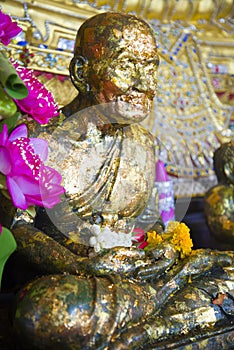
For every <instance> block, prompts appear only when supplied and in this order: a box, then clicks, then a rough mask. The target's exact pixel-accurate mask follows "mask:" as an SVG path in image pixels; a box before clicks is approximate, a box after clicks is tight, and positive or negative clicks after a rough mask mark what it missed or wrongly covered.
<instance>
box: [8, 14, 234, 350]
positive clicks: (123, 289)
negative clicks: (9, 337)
mask: <svg viewBox="0 0 234 350" xmlns="http://www.w3.org/2000/svg"><path fill="white" fill-rule="evenodd" d="M157 66H158V57H157V48H156V42H155V38H154V33H153V31H152V29H151V28H150V26H148V24H146V23H145V22H144V21H142V20H141V19H139V18H137V17H135V16H132V15H126V14H121V13H102V14H98V15H96V16H94V17H92V18H90V19H89V20H87V21H86V22H85V23H84V24H83V25H82V26H81V28H80V29H79V31H78V34H77V40H76V47H75V54H74V58H73V59H72V61H71V66H70V69H71V78H72V80H73V83H74V84H75V86H76V87H77V88H78V90H79V95H78V96H77V98H76V99H75V100H74V101H73V102H72V103H71V104H70V105H69V106H67V107H66V108H64V110H63V111H64V114H65V115H66V116H67V119H65V120H64V121H63V122H62V124H59V123H58V124H56V128H54V125H52V127H51V129H50V126H49V127H48V128H47V127H46V128H44V130H43V131H42V133H41V134H42V135H43V137H45V136H46V135H48V134H49V131H48V130H54V131H53V134H54V133H55V134H54V135H57V136H58V137H59V139H57V144H60V142H61V145H60V146H61V149H58V147H56V141H54V140H56V137H52V139H51V140H50V145H51V152H52V158H54V162H55V163H57V164H59V170H60V171H61V170H62V174H63V177H64V183H65V188H66V186H67V194H66V196H67V198H66V199H65V201H64V202H62V204H61V206H60V205H59V206H58V207H57V209H56V210H55V212H53V213H48V215H45V216H43V215H42V214H43V213H39V214H40V215H39V216H38V217H37V219H36V222H35V224H36V226H37V227H39V226H40V228H41V231H40V230H39V229H37V228H35V227H34V226H32V225H29V224H24V223H23V224H22V223H21V224H19V225H16V226H15V228H14V230H13V233H14V236H15V238H16V241H17V245H18V250H17V254H18V255H19V256H20V257H23V259H24V261H25V260H26V261H28V263H31V264H32V265H33V266H34V267H37V275H38V274H39V275H41V277H40V278H39V279H35V280H34V281H32V282H30V283H29V284H27V285H26V286H24V288H23V289H22V290H21V291H20V292H19V294H18V300H17V308H16V314H15V321H14V327H15V330H16V335H17V337H18V339H19V341H20V344H22V347H23V348H30V349H31V348H33V349H56V350H58V349H82V350H83V349H92V350H93V349H115V350H120V349H134V350H136V349H142V348H150V349H151V348H154V347H157V346H158V345H159V346H162V347H164V346H166V344H168V342H175V341H178V336H179V337H180V338H181V334H184V338H183V339H182V340H181V339H180V342H181V341H182V343H180V344H182V345H183V344H185V343H186V342H187V343H188V342H190V343H191V338H192V339H193V341H196V342H200V346H201V347H200V348H203V349H204V346H206V349H212V346H213V341H214V335H215V341H216V344H218V345H219V346H220V347H221V348H223V349H225V346H227V344H228V341H229V340H228V336H229V334H230V333H229V331H230V327H231V322H232V321H231V320H232V319H233V311H232V308H231V305H232V304H233V290H234V276H233V272H234V270H233V266H234V254H233V252H216V251H211V250H203V249H200V250H195V251H193V252H192V253H191V255H189V256H188V257H186V258H184V259H181V258H180V256H179V253H178V251H177V250H176V249H175V247H174V246H173V245H172V244H170V243H163V244H160V245H158V246H157V247H156V248H152V249H149V250H139V249H137V248H134V247H129V248H127V247H120V246H116V247H113V248H111V249H103V250H101V251H100V252H99V253H96V254H94V253H93V251H92V247H88V246H87V247H86V249H85V248H84V247H85V238H84V237H85V236H89V234H90V232H89V230H90V229H91V227H92V224H93V223H94V224H95V223H98V224H100V226H104V227H105V226H109V227H110V228H111V229H113V230H114V229H120V230H121V229H124V230H125V231H128V229H129V226H128V225H127V222H128V220H129V219H130V220H131V219H132V220H134V219H135V218H136V216H137V215H138V214H139V213H140V212H141V211H142V210H143V209H144V206H145V203H146V202H147V199H148V198H149V196H150V191H151V189H152V182H153V181H154V171H153V170H152V164H154V156H153V151H152V146H153V141H152V140H151V136H150V135H149V134H148V133H146V131H145V130H144V129H143V128H142V127H141V126H138V125H137V122H139V121H141V120H142V119H143V118H144V117H145V116H146V115H147V114H148V113H149V111H150V106H151V102H152V99H153V96H154V94H155V92H156V71H157ZM77 111H78V112H77ZM69 115H72V117H69ZM54 135H53V136H54ZM63 140H65V141H64V144H63ZM66 140H70V143H66ZM64 145H65V146H67V147H65V146H64ZM113 148H114V151H115V148H116V152H117V153H116V154H114V155H112V154H111V150H112V149H113ZM53 149H54V153H53ZM63 151H64V152H65V153H63ZM56 152H57V153H56ZM76 152H77V156H76V157H75V158H73V156H74V154H76ZM82 152H83V154H82ZM99 152H100V153H101V154H99ZM60 153H61V154H60ZM62 154H63V156H64V160H63V157H62V156H61V155H62ZM85 155H87V161H86V159H85ZM138 157H140V159H138ZM106 160H107V161H106ZM90 161H92V162H94V164H92V165H91V164H89V162H90ZM74 162H75V163H74ZM78 165H79V167H80V168H79V167H78ZM82 166H83V167H84V168H82ZM147 167H148V168H149V169H147ZM69 169H70V170H69ZM71 169H72V170H71ZM82 169H85V171H83V173H84V178H82V171H81V170H82ZM76 172H77V174H76ZM79 176H81V180H80V182H79ZM149 177H150V178H149ZM74 179H75V181H74ZM71 183H73V186H74V187H75V186H77V187H75V188H73V186H71ZM77 188H78V189H79V190H77ZM102 189H103V192H102ZM99 194H100V196H99ZM71 209H72V210H71ZM74 217H78V218H79V221H77V222H75V221H74ZM50 220H51V221H52V222H53V224H54V226H53V225H51V222H49V221H50ZM58 224H59V225H61V227H62V230H61V232H62V234H60V235H59V232H58V226H59V225H58ZM56 225H57V227H55V226H56ZM42 231H44V232H42ZM126 234H127V233H126ZM66 236H68V237H66ZM73 240H74V241H75V242H73ZM83 242H84V245H82V244H80V243H83ZM86 244H87V241H86ZM87 245H88V244H87ZM82 247H83V248H82ZM43 275H44V276H43ZM197 331H198V332H197ZM215 332H217V334H215ZM183 341H184V343H183ZM204 341H205V343H204ZM198 346H199V345H198ZM202 346H203V347H202ZM226 348H227V347H226Z"/></svg>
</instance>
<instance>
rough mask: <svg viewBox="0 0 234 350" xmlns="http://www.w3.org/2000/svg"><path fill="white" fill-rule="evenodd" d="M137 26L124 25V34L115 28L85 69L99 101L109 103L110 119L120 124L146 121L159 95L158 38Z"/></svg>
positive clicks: (92, 89) (85, 73)
mask: <svg viewBox="0 0 234 350" xmlns="http://www.w3.org/2000/svg"><path fill="white" fill-rule="evenodd" d="M136 23H137V22H134V25H132V24H131V25H129V26H125V27H124V28H123V30H122V31H121V32H120V31H119V32H117V31H116V32H115V29H113V34H109V37H108V39H106V40H104V41H102V43H101V44H100V45H99V47H98V50H97V54H96V55H94V56H95V57H94V56H91V57H88V64H87V65H86V66H85V67H84V77H85V79H86V81H87V82H88V83H89V85H90V87H91V91H92V93H93V95H94V97H95V99H96V102H97V103H98V104H103V103H108V108H107V110H108V113H109V114H110V115H111V118H112V119H114V120H115V121H117V122H121V123H126V122H128V123H129V122H131V123H132V122H139V121H141V120H143V119H144V118H145V117H146V116H147V115H148V114H149V112H150V111H151V107H152V101H153V98H154V96H155V94H156V92H157V68H158V63H159V62H158V55H157V48H156V43H155V38H154V36H153V34H152V32H151V30H150V29H148V28H147V27H143V26H142V25H141V23H139V27H138V26H137V24H136ZM110 33H112V32H111V31H110ZM111 35H112V36H113V37H112V36H111ZM118 35H119V36H120V37H121V39H119V38H118ZM117 39H118V40H117ZM109 41H111V42H112V45H111V46H110V45H108V42H109ZM113 42H114V45H113ZM87 55H88V54H87V53H86V57H87Z"/></svg>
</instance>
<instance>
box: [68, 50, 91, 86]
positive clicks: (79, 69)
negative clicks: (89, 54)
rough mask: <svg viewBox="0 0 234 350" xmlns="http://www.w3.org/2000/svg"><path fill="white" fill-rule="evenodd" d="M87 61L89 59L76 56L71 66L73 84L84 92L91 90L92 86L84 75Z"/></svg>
mask: <svg viewBox="0 0 234 350" xmlns="http://www.w3.org/2000/svg"><path fill="white" fill-rule="evenodd" d="M87 63H88V61H87V59H86V58H85V57H83V56H81V55H80V56H74V57H73V59H72V60H71V63H70V66H69V70H70V76H71V80H72V82H73V84H74V85H75V87H76V88H77V89H78V90H79V92H83V93H85V92H88V91H90V86H89V84H88V83H87V81H86V80H85V78H84V75H83V69H84V65H87Z"/></svg>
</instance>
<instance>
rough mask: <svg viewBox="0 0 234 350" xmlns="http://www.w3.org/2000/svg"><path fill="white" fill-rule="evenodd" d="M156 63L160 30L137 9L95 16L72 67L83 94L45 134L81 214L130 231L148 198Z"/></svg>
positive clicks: (73, 204)
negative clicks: (148, 123)
mask: <svg viewBox="0 0 234 350" xmlns="http://www.w3.org/2000/svg"><path fill="white" fill-rule="evenodd" d="M158 64H159V59H158V55H157V48H156V42H155V37H154V33H153V31H152V29H151V28H150V27H149V26H148V25H146V24H145V22H143V21H141V20H139V19H136V18H135V17H131V16H127V15H126V16H122V15H119V14H117V13H115V14H113V13H111V14H105V15H99V16H94V17H92V18H91V19H89V20H87V21H86V22H85V23H84V25H82V26H81V28H80V30H79V31H78V34H77V38H76V44H75V54H74V57H73V59H72V61H71V64H70V72H71V78H72V81H73V84H74V85H75V87H76V88H77V89H78V91H79V94H78V96H77V98H75V100H74V101H73V102H72V103H71V104H70V105H68V106H66V107H65V108H64V109H63V112H64V114H65V115H66V117H67V119H66V120H65V121H64V122H63V124H62V125H57V128H56V129H55V130H54V133H53V135H52V138H50V130H49V132H45V133H43V134H42V135H41V136H42V137H43V138H47V139H49V145H50V159H51V164H53V167H55V168H57V169H58V170H59V171H60V172H61V174H62V177H63V184H64V187H65V189H66V202H67V203H68V204H69V205H70V207H71V210H72V211H73V212H74V213H76V214H77V215H78V216H79V217H82V220H84V219H85V220H87V221H88V220H89V221H91V222H93V221H94V222H95V220H96V219H97V218H99V220H101V221H102V224H103V225H108V226H110V227H112V228H114V229H115V230H122V231H129V230H130V229H131V226H132V225H131V224H130V223H129V221H131V219H134V218H136V217H137V216H138V215H139V214H140V213H141V212H142V211H143V209H144V208H145V206H146V204H147V202H148V200H149V198H150V195H151V192H152V188H153V184H154V179H155V156H154V140H153V137H152V136H151V134H150V133H149V132H148V131H147V130H146V129H144V128H143V127H142V126H140V125H139V124H137V123H138V122H140V121H142V120H143V119H144V118H146V117H147V116H148V114H149V113H150V111H151V107H152V102H153V98H154V96H155V94H156V92H157V67H158ZM68 117H69V118H68Z"/></svg>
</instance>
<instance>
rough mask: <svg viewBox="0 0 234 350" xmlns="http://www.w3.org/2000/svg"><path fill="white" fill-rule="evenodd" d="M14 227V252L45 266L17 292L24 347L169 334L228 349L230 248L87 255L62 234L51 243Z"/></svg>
mask: <svg viewBox="0 0 234 350" xmlns="http://www.w3.org/2000/svg"><path fill="white" fill-rule="evenodd" d="M14 234H15V237H16V239H17V243H18V254H20V256H21V257H24V259H26V261H30V263H33V264H35V265H37V266H38V267H39V270H40V274H48V272H49V273H50V274H51V273H52V275H48V276H44V277H40V278H39V279H36V280H34V281H33V282H31V283H29V284H28V285H27V286H25V287H24V288H23V289H22V290H21V292H20V293H19V294H18V307H17V311H16V316H15V324H14V326H15V329H16V333H17V336H18V337H19V339H20V340H21V343H22V345H23V348H30V347H32V346H33V348H34V349H45V348H49V349H115V350H116V349H134V350H135V349H142V347H143V348H152V349H153V348H154V347H155V348H159V349H160V348H161V347H162V348H163V344H164V345H165V344H168V343H172V344H173V343H174V342H176V346H177V347H178V346H179V345H180V344H181V343H182V344H188V343H190V344H191V345H190V346H191V348H193V347H192V346H193V345H192V343H194V344H196V346H197V349H204V344H205V345H207V349H213V348H212V345H213V344H214V343H213V342H214V339H215V340H217V341H218V343H217V344H220V346H222V348H223V349H232V346H233V340H232V339H231V334H232V333H231V332H232V331H233V323H232V320H233V317H234V314H233V297H234V294H233V291H234V274H233V272H234V271H233V266H234V255H233V252H215V251H210V250H202V249H201V250H196V251H194V252H193V253H192V255H191V256H189V257H188V258H185V259H183V260H178V253H176V252H175V250H174V248H173V247H171V246H170V245H167V244H166V245H163V246H160V247H158V248H157V249H155V250H151V251H148V252H145V251H140V250H136V249H134V248H133V249H126V248H114V249H111V250H109V251H108V250H107V251H103V252H102V253H101V254H100V255H98V256H97V257H95V258H92V259H90V258H88V257H83V258H81V257H80V256H79V255H77V254H76V252H75V247H70V243H69V241H67V242H65V241H64V242H63V246H61V247H60V249H58V245H59V244H58V243H57V242H55V241H54V240H53V239H51V238H48V236H46V235H44V234H43V233H42V232H40V231H38V230H36V229H35V228H29V227H28V226H19V227H17V228H15V230H14ZM43 237H44V238H43ZM45 237H47V238H45ZM44 239H46V241H44ZM69 248H70V249H72V250H73V251H72V252H71V250H70V249H69ZM42 249H43V251H42ZM56 251H57V254H56ZM78 254H79V252H78ZM219 296H222V298H220V299H219ZM219 300H220V301H219ZM198 330H199V332H197V331H198ZM178 335H179V337H178ZM204 339H206V340H204ZM212 339H213V341H212ZM199 344H200V345H199ZM189 348H190V347H189V345H188V349H189Z"/></svg>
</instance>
